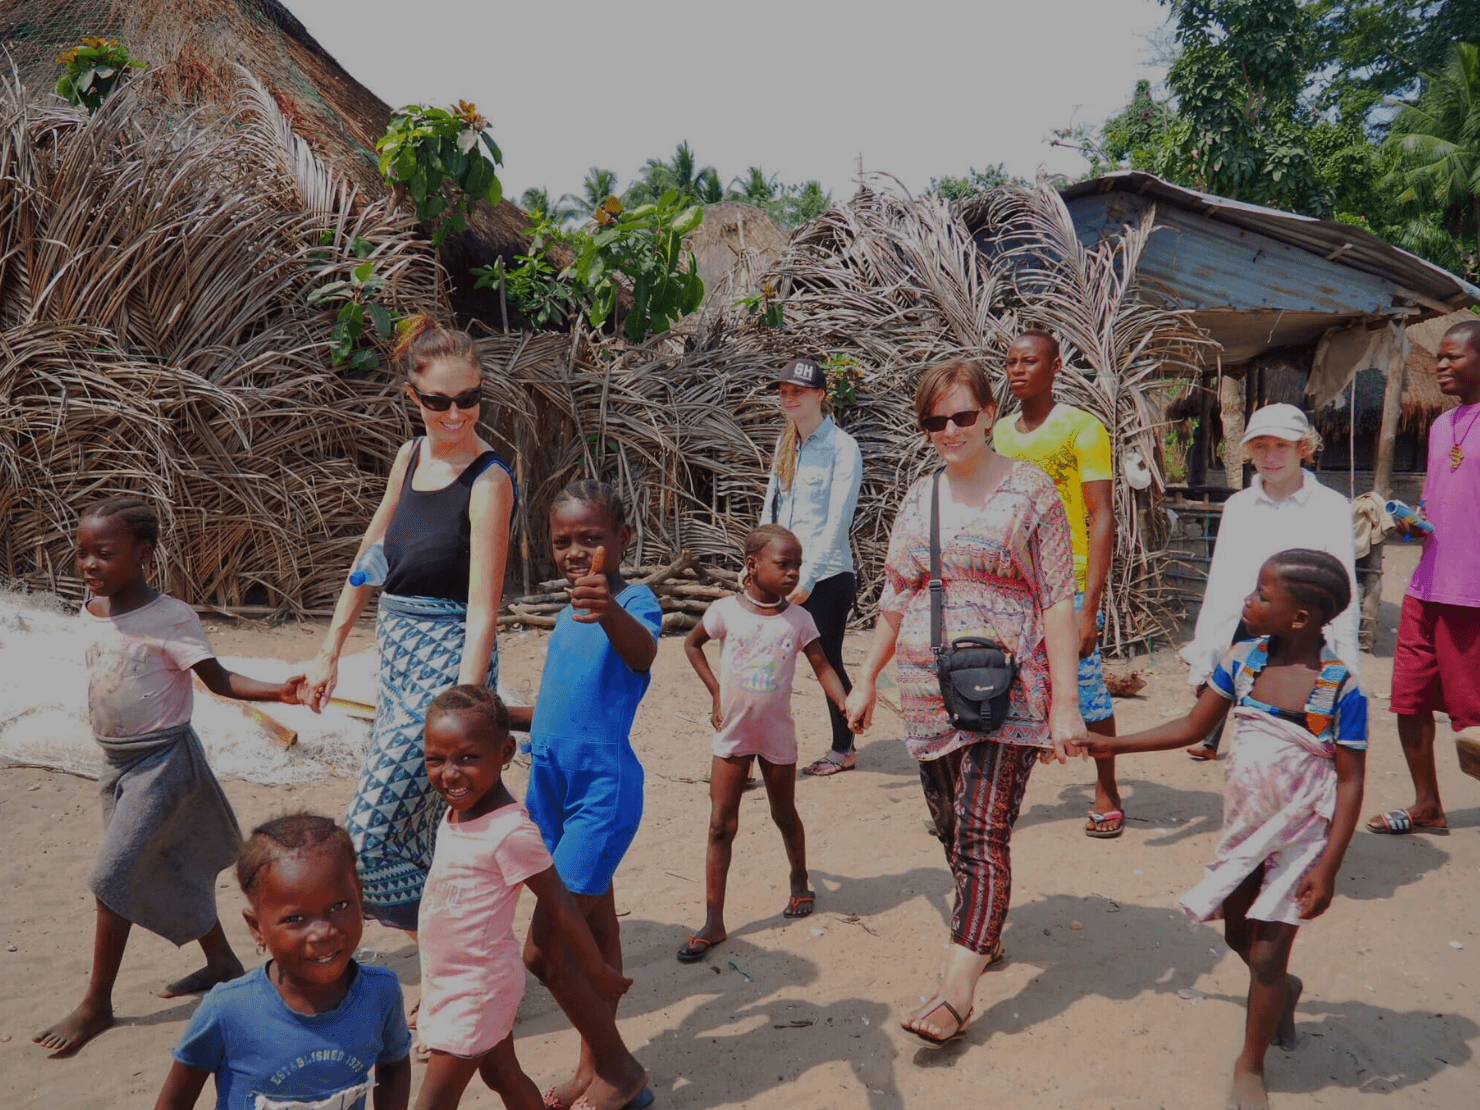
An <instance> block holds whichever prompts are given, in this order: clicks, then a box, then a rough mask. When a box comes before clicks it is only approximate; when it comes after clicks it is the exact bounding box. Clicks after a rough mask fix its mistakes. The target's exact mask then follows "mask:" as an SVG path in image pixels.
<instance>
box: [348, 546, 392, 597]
mask: <svg viewBox="0 0 1480 1110" xmlns="http://www.w3.org/2000/svg"><path fill="white" fill-rule="evenodd" d="M389 569H390V568H389V567H388V566H387V565H386V561H385V544H383V543H375V544H371V545H370V546H369V547H367V548H366V549H365V554H363V555H361V556H360V558H359V561H358V562H357V563H355V569H354V570H352V571H350V572H349V584H350V585H351V586H356V587H358V586H379V585H381V584H382V583H383V582H384V581H385V576H386V572H387V571H388V570H389Z"/></svg>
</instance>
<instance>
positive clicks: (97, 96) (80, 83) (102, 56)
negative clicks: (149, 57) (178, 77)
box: [56, 35, 149, 112]
mask: <svg viewBox="0 0 1480 1110" xmlns="http://www.w3.org/2000/svg"><path fill="white" fill-rule="evenodd" d="M57 61H58V62H60V63H61V65H62V67H63V71H62V75H61V77H59V78H57V85H56V91H57V95H58V96H63V97H66V98H67V100H68V102H69V103H70V104H71V105H72V106H73V107H74V108H77V107H82V108H86V109H87V110H88V111H89V112H96V111H97V110H98V109H99V108H101V107H102V106H103V101H104V100H105V99H107V97H108V94H109V93H111V92H112V91H113V90H114V89H116V88H117V87H118V83H119V82H120V81H122V80H123V79H124V77H125V76H126V75H127V74H128V72H129V70H131V69H148V68H149V67H148V65H146V64H145V63H144V62H140V61H135V60H134V59H133V58H130V57H129V56H128V48H127V47H125V46H124V45H123V44H122V43H121V42H119V41H118V40H117V39H105V38H96V37H94V36H91V35H89V36H88V37H86V38H84V39H83V40H82V44H81V45H80V46H74V47H72V49H70V50H68V51H66V52H65V53H64V54H62V55H61V56H60V57H59V58H57Z"/></svg>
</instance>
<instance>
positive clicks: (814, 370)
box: [771, 358, 827, 389]
mask: <svg viewBox="0 0 1480 1110" xmlns="http://www.w3.org/2000/svg"><path fill="white" fill-rule="evenodd" d="M783 383H790V384H791V385H801V386H806V388H808V389H826V388H827V373H826V371H824V370H823V369H822V366H821V365H820V364H819V363H816V362H813V361H812V360H811V359H810V358H794V359H792V360H791V361H790V362H788V363H787V364H786V365H785V366H783V367H782V368H781V372H780V373H779V374H777V375H776V376H775V377H774V378H772V379H771V384H772V385H781V384H783Z"/></svg>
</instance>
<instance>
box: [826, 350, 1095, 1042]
mask: <svg viewBox="0 0 1480 1110" xmlns="http://www.w3.org/2000/svg"><path fill="white" fill-rule="evenodd" d="M915 415H916V418H917V419H918V420H919V422H920V427H921V429H922V430H923V431H924V432H925V434H926V436H927V437H928V439H929V441H930V444H931V446H932V447H934V448H935V452H936V454H937V455H939V456H940V459H941V461H942V462H944V463H945V467H944V469H943V470H942V471H941V476H940V487H939V494H940V500H939V505H940V508H939V524H940V530H939V535H940V548H939V550H940V568H941V569H940V576H941V581H942V583H943V585H944V595H943V604H942V614H941V616H942V619H941V630H942V636H941V639H942V641H943V643H944V644H945V645H949V644H950V643H951V642H952V641H954V640H957V639H960V638H962V637H967V636H977V637H983V638H986V639H989V640H993V641H995V642H996V643H997V644H998V645H999V646H1000V647H1002V648H1003V649H1004V650H1005V651H1006V652H1007V653H1008V654H1009V655H1010V657H1011V659H1012V660H1013V661H1014V662H1015V663H1016V665H1017V677H1016V679H1015V680H1014V682H1013V684H1012V687H1011V694H1010V700H1009V704H1008V710H1007V717H1006V720H1005V721H1004V722H1003V724H1002V726H1001V727H1000V728H999V729H997V730H996V731H995V732H991V733H978V732H968V731H965V730H962V729H958V728H955V727H954V726H953V725H952V723H951V719H950V717H948V716H947V714H946V710H945V704H944V701H943V699H942V698H941V692H940V683H939V680H938V678H937V673H936V651H935V648H936V646H937V645H935V644H933V643H932V637H931V591H930V588H929V587H930V578H931V573H930V565H931V555H930V548H931V544H930V531H931V529H930V519H931V512H932V508H931V506H932V503H933V500H934V497H933V491H934V489H935V481H934V478H935V476H934V475H933V474H927V475H925V476H924V477H922V478H921V479H919V480H918V481H917V482H915V484H914V485H913V486H911V487H910V489H909V492H907V493H906V494H905V496H904V501H903V503H902V504H901V505H900V509H899V514H898V515H897V516H896V517H895V520H894V527H893V529H892V530H891V532H890V536H889V554H888V556H887V558H886V560H885V563H884V590H883V595H882V596H881V597H880V599H879V622H878V625H877V627H876V629H875V632H874V643H873V647H872V649H871V650H870V652H869V657H868V660H867V661H866V662H865V663H864V669H863V673H862V674H861V675H860V676H859V677H858V679H857V681H856V684H855V685H854V687H853V692H852V693H851V694H849V696H848V719H849V722H850V723H852V724H855V725H857V726H859V727H860V728H867V727H868V725H869V722H870V719H871V718H872V716H873V711H874V702H875V700H876V699H877V696H878V695H877V692H876V683H877V681H878V677H879V674H880V672H881V671H883V669H884V667H885V665H886V664H887V663H888V662H889V660H890V658H891V657H894V658H896V660H897V663H898V667H899V692H900V708H901V712H902V715H903V717H904V732H905V744H906V746H907V747H908V749H909V753H910V755H912V756H914V757H915V759H916V760H917V761H919V766H920V782H921V785H922V786H923V787H924V791H925V802H926V805H927V806H929V808H930V816H931V818H932V819H933V821H934V824H935V832H936V836H938V837H939V838H940V840H941V842H942V843H943V844H944V845H945V849H946V862H947V863H948V864H949V865H950V868H951V874H952V876H953V877H954V879H955V882H956V903H955V909H954V912H953V914H952V917H951V943H950V945H949V946H948V948H947V956H946V961H945V968H944V973H943V975H942V976H941V982H940V986H939V987H938V988H937V990H936V992H935V994H934V995H933V996H932V997H931V999H930V1000H929V1001H928V1002H926V1003H925V1004H924V1005H923V1006H921V1007H920V1008H919V1009H917V1010H916V1011H915V1012H914V1013H912V1014H911V1015H910V1016H909V1017H908V1018H907V1019H906V1020H905V1021H904V1022H903V1023H902V1026H903V1028H904V1029H905V1030H906V1031H908V1032H910V1033H914V1034H915V1035H916V1036H918V1037H920V1038H922V1039H924V1040H925V1041H927V1042H930V1043H931V1044H943V1043H945V1042H946V1041H950V1040H954V1039H955V1038H957V1037H959V1036H960V1035H961V1034H962V1033H963V1032H964V1031H965V1029H966V1025H967V1023H968V1022H969V1021H970V1020H971V1012H972V1000H973V998H974V996H975V994H976V983H977V980H978V979H979V978H980V977H981V974H982V972H984V971H985V970H986V969H987V968H988V967H990V966H991V965H992V964H994V963H996V962H998V961H999V960H1001V959H1002V927H1003V924H1004V923H1005V921H1006V918H1007V905H1008V894H1009V891H1010V889H1011V861H1010V858H1009V855H1008V845H1009V843H1010V841H1011V838H1012V826H1013V824H1014V823H1015V822H1016V821H1017V816H1018V810H1019V808H1020V807H1021V805H1022V801H1023V792H1024V790H1025V789H1026V788H1027V785H1028V776H1029V775H1030V774H1031V773H1032V770H1033V765H1034V764H1035V763H1037V762H1038V760H1039V759H1040V758H1042V759H1044V760H1052V759H1057V760H1059V761H1060V762H1063V761H1064V760H1065V758H1066V757H1067V756H1070V755H1077V754H1080V753H1079V749H1078V744H1079V742H1080V741H1081V740H1082V739H1083V738H1084V735H1085V727H1084V720H1083V718H1081V717H1080V715H1079V686H1078V672H1079V631H1078V623H1077V621H1076V619H1075V615H1074V589H1075V583H1074V550H1073V546H1072V544H1071V541H1070V533H1069V521H1068V517H1067V516H1065V514H1064V505H1063V502H1062V501H1060V500H1059V494H1058V491H1057V490H1056V489H1055V488H1054V484H1053V480H1052V479H1051V478H1049V477H1048V475H1046V474H1045V473H1044V472H1043V471H1041V470H1039V469H1038V468H1037V467H1036V466H1034V465H1033V464H1032V463H1026V462H1020V461H1016V460H1013V459H1009V458H1007V457H1005V456H1003V455H999V454H997V453H996V452H995V451H994V450H992V446H991V442H992V441H991V434H992V423H993V419H994V417H995V416H996V415H997V403H996V400H995V399H994V397H993V394H992V387H991V383H990V382H989V381H988V380H987V375H986V372H985V371H984V370H983V369H982V368H981V367H980V366H979V365H977V364H976V363H973V362H965V361H953V362H947V363H944V364H942V365H939V366H936V367H934V368H932V369H930V370H929V371H927V372H926V374H925V376H924V377H923V378H922V379H921V380H920V385H919V388H918V389H917V390H916V391H915Z"/></svg>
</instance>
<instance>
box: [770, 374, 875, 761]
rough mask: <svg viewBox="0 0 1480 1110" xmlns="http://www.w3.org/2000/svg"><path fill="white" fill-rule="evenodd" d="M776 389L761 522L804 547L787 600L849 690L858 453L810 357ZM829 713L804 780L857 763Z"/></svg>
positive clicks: (843, 724) (847, 734)
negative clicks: (824, 748) (846, 647)
mask: <svg viewBox="0 0 1480 1110" xmlns="http://www.w3.org/2000/svg"><path fill="white" fill-rule="evenodd" d="M775 385H776V387H777V390H778V392H779V394H780V398H779V399H780V405H781V414H782V415H783V416H784V417H785V418H786V430H785V431H783V432H782V433H781V439H780V440H779V441H778V442H777V444H776V461H775V462H774V463H773V464H772V466H771V479H770V482H769V483H768V484H767V486H766V502H765V507H764V508H763V510H762V512H761V521H762V523H771V524H780V525H781V526H783V527H785V528H790V529H791V530H792V531H793V532H794V533H796V536H797V538H798V539H799V540H801V541H802V578H801V581H800V582H798V583H797V588H796V591H795V592H794V593H792V595H791V597H789V598H788V599H787V600H788V601H791V602H792V603H793V604H796V605H800V606H801V607H802V608H803V609H805V610H807V612H809V613H811V614H812V619H813V620H814V621H815V622H816V623H817V631H818V632H819V633H820V634H821V639H822V651H823V654H824V655H826V656H827V661H828V662H829V663H830V664H832V668H833V670H835V671H837V672H838V677H839V678H841V679H842V680H843V689H844V690H849V689H851V688H852V684H851V683H850V682H849V680H848V672H847V671H846V670H845V669H844V668H843V630H844V628H845V627H846V626H847V623H848V613H849V612H850V611H851V610H852V608H853V598H854V595H855V594H856V593H857V589H858V580H857V578H855V577H854V574H853V548H852V545H851V544H850V543H849V533H850V532H851V531H852V528H853V512H854V510H855V509H857V508H858V486H859V483H860V482H861V481H862V478H863V455H862V454H861V453H860V452H859V450H858V442H857V441H856V440H855V439H854V438H853V437H852V436H850V435H849V434H848V433H847V432H845V431H843V429H841V428H839V427H838V426H837V424H836V423H835V422H834V421H833V418H832V417H831V416H829V415H827V407H828V406H827V375H826V374H825V373H824V371H823V369H822V367H821V366H819V365H818V364H817V363H815V362H813V361H812V360H811V359H804V358H799V359H793V360H792V361H791V362H788V363H787V364H786V366H785V367H784V368H783V369H782V371H781V373H780V374H779V375H778V376H777V377H776V379H775ZM827 709H828V715H829V716H830V717H831V719H832V748H831V749H830V750H829V751H828V753H827V754H826V755H824V756H823V757H822V758H821V759H819V760H817V761H816V762H815V763H813V764H811V766H809V767H808V768H807V773H808V774H809V775H835V774H837V773H838V772H839V771H851V770H853V768H854V767H855V766H857V763H858V759H857V757H856V756H855V755H854V752H853V733H852V732H851V731H850V730H849V728H848V722H847V720H846V719H845V718H844V716H843V714H842V713H841V712H839V711H838V709H837V708H836V707H834V706H833V705H831V704H829V705H828V707H827Z"/></svg>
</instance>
